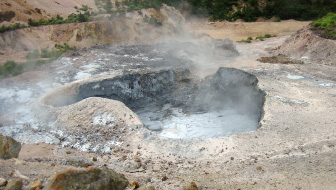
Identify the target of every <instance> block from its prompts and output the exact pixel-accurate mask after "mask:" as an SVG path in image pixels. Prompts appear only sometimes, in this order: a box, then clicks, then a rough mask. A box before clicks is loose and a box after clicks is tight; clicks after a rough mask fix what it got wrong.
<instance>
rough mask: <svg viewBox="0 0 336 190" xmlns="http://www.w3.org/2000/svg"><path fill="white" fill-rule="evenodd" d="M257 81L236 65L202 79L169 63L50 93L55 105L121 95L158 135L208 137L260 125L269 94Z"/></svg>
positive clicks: (120, 99)
mask: <svg viewBox="0 0 336 190" xmlns="http://www.w3.org/2000/svg"><path fill="white" fill-rule="evenodd" d="M257 83H258V80H257V78H256V77H255V76H254V75H251V74H249V73H246V72H244V71H241V70H237V69H233V68H224V67H222V68H219V69H218V71H217V72H216V73H215V74H214V75H212V76H209V77H207V78H205V79H202V80H201V79H195V77H193V76H192V75H191V73H190V71H189V70H188V69H179V70H173V69H169V70H161V71H157V72H135V73H124V74H122V75H119V76H115V77H107V78H101V79H98V80H96V79H93V80H88V81H85V82H83V83H76V84H74V86H75V88H76V90H75V92H76V93H68V95H64V94H67V92H62V95H61V96H59V97H58V96H54V95H53V97H52V98H48V97H47V98H45V99H46V100H48V101H46V104H49V105H52V106H55V107H60V106H65V105H70V104H73V103H76V102H79V101H81V100H83V99H86V98H89V97H101V98H108V99H113V100H118V101H121V102H123V103H124V104H125V105H127V106H128V107H129V108H130V109H131V110H132V111H134V112H135V113H136V114H137V115H138V116H139V117H140V118H141V120H142V121H143V123H144V125H145V126H146V127H147V128H148V129H149V130H151V131H153V132H154V133H157V134H158V135H161V136H164V137H168V138H202V139H203V138H213V137H221V136H229V135H232V134H237V133H242V132H246V131H253V130H256V129H257V128H258V126H259V121H260V119H261V117H262V114H263V111H262V110H263V104H264V99H265V95H264V92H263V91H261V90H260V89H259V88H258V87H257ZM71 89H73V88H71Z"/></svg>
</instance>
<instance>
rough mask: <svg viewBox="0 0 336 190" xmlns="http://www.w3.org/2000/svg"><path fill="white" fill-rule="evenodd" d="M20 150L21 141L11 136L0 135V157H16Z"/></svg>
mask: <svg viewBox="0 0 336 190" xmlns="http://www.w3.org/2000/svg"><path fill="white" fill-rule="evenodd" d="M20 150H21V143H19V142H17V141H15V140H14V139H13V138H11V137H6V136H3V135H0V158H2V159H11V158H17V157H18V156H19V152H20Z"/></svg>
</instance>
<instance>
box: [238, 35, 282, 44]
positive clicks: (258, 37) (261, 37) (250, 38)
mask: <svg viewBox="0 0 336 190" xmlns="http://www.w3.org/2000/svg"><path fill="white" fill-rule="evenodd" d="M271 37H276V35H271V34H265V35H264V36H257V37H256V38H255V39H256V40H261V41H264V39H265V38H271ZM252 40H253V38H252V37H248V38H247V39H246V40H241V42H246V43H251V42H252Z"/></svg>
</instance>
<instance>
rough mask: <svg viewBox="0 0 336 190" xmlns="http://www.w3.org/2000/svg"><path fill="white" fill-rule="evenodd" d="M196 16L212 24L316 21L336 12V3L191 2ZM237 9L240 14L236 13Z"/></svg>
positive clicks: (302, 0) (313, 0)
mask: <svg viewBox="0 0 336 190" xmlns="http://www.w3.org/2000/svg"><path fill="white" fill-rule="evenodd" d="M188 1H189V2H190V3H191V4H192V5H193V6H194V7H193V8H192V12H193V13H194V14H198V15H205V16H209V17H210V19H212V20H229V21H235V20H237V19H243V20H244V21H256V20H257V18H258V17H264V18H266V19H268V18H272V17H278V18H280V19H283V20H284V19H296V20H312V19H316V18H320V17H322V16H324V15H326V14H327V13H328V12H335V11H336V1H335V0H265V1H260V0H202V1H199V0H188ZM234 9H236V10H234Z"/></svg>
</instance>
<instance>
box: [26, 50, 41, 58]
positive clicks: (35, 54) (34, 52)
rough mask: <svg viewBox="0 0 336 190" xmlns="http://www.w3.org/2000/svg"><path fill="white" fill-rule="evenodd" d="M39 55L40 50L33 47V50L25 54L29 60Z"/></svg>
mask: <svg viewBox="0 0 336 190" xmlns="http://www.w3.org/2000/svg"><path fill="white" fill-rule="evenodd" d="M39 57H40V52H39V51H38V50H37V49H35V50H34V51H32V52H29V53H28V54H27V55H26V59H28V60H30V59H37V58H39Z"/></svg>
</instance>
